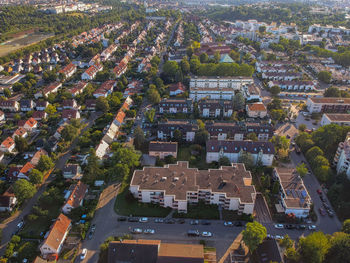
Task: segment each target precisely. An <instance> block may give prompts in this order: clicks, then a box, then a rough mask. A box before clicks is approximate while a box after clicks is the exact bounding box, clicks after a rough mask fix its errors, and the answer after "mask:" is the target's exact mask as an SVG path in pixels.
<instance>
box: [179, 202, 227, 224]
mask: <svg viewBox="0 0 350 263" xmlns="http://www.w3.org/2000/svg"><path fill="white" fill-rule="evenodd" d="M173 217H175V218H193V219H213V220H218V219H220V215H219V209H218V206H217V205H206V204H204V203H201V202H200V203H199V204H196V205H188V207H187V213H186V214H185V213H178V212H175V213H174V215H173Z"/></svg>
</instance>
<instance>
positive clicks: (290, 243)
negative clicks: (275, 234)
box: [280, 234, 294, 248]
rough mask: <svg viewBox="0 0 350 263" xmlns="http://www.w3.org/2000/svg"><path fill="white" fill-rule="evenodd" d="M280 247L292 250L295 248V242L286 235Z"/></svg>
mask: <svg viewBox="0 0 350 263" xmlns="http://www.w3.org/2000/svg"><path fill="white" fill-rule="evenodd" d="M280 245H281V246H282V247H284V248H291V247H294V241H293V240H292V239H291V238H290V237H289V236H288V235H287V234H286V235H284V237H283V239H282V240H281V241H280Z"/></svg>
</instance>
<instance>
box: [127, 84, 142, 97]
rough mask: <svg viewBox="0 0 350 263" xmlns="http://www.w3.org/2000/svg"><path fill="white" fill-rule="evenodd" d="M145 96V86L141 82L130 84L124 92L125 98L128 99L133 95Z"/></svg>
mask: <svg viewBox="0 0 350 263" xmlns="http://www.w3.org/2000/svg"><path fill="white" fill-rule="evenodd" d="M141 94H143V85H142V82H141V81H138V80H135V81H132V82H131V83H129V84H128V87H127V88H126V89H125V90H124V93H123V97H124V98H127V97H130V96H132V95H141Z"/></svg>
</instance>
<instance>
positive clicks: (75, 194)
mask: <svg viewBox="0 0 350 263" xmlns="http://www.w3.org/2000/svg"><path fill="white" fill-rule="evenodd" d="M69 190H70V195H69V197H68V199H67V201H66V204H69V205H70V206H72V207H73V208H76V207H79V205H80V203H81V201H82V200H83V199H84V197H85V193H86V190H87V185H86V184H84V183H82V182H81V181H79V182H78V183H77V184H75V185H71V187H70V189H69Z"/></svg>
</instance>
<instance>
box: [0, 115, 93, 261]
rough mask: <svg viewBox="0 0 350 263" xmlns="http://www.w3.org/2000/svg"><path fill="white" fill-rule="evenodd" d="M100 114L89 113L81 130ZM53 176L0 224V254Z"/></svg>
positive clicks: (63, 160)
mask: <svg viewBox="0 0 350 263" xmlns="http://www.w3.org/2000/svg"><path fill="white" fill-rule="evenodd" d="M98 116H100V113H93V114H91V116H90V118H89V119H88V120H86V121H85V123H87V126H86V127H85V128H84V129H83V131H82V132H84V131H85V130H86V129H87V128H89V127H91V126H92V124H93V123H94V122H95V120H96V119H97V118H98ZM77 142H78V138H76V139H75V140H74V141H73V143H72V144H71V146H70V147H69V149H68V151H67V152H66V153H65V154H64V155H62V156H61V157H60V158H59V159H58V161H57V162H56V165H55V168H58V169H62V168H63V167H64V165H65V164H66V162H67V160H68V159H69V158H70V157H71V155H72V154H71V150H72V149H73V148H74V147H75V146H76V144H77ZM53 179H54V177H53V176H52V175H50V176H49V177H48V179H47V180H46V181H45V183H44V184H42V185H41V187H40V188H39V189H38V191H37V192H36V194H35V195H34V196H33V197H32V199H30V200H29V201H27V203H26V205H25V206H24V208H23V209H22V211H20V212H18V213H16V214H14V215H13V216H12V217H11V218H9V219H8V220H6V221H5V223H4V224H1V225H0V228H2V229H3V230H2V240H1V246H0V255H3V254H4V252H5V249H6V245H7V243H8V242H9V241H10V240H11V237H12V234H13V233H14V232H15V231H16V230H17V224H18V223H19V222H21V221H22V219H23V218H25V217H26V216H27V215H28V214H30V212H31V210H32V207H33V206H34V205H35V204H36V202H37V200H38V198H39V197H40V196H41V194H42V193H43V192H44V191H45V190H46V187H47V185H48V184H50V182H52V180H53Z"/></svg>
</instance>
